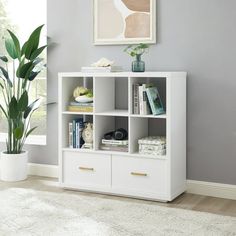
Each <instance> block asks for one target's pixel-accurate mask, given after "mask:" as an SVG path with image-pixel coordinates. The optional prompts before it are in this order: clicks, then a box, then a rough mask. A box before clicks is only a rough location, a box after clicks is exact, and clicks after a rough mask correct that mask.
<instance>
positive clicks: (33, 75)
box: [29, 71, 41, 81]
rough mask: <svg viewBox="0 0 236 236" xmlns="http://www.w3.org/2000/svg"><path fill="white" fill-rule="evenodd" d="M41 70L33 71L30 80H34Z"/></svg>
mask: <svg viewBox="0 0 236 236" xmlns="http://www.w3.org/2000/svg"><path fill="white" fill-rule="evenodd" d="M40 72H41V71H37V72H31V74H30V76H29V81H33V80H34V79H35V78H36V77H37V75H38V74H39V73H40Z"/></svg>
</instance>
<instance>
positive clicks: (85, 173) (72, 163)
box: [63, 151, 111, 188]
mask: <svg viewBox="0 0 236 236" xmlns="http://www.w3.org/2000/svg"><path fill="white" fill-rule="evenodd" d="M63 182H64V183H65V184H67V185H71V186H78V187H86V188H90V187H102V188H103V187H110V186H111V156H110V155H103V154H102V155H100V154H89V153H77V152H69V151H68V152H67V151H66V152H64V154H63Z"/></svg>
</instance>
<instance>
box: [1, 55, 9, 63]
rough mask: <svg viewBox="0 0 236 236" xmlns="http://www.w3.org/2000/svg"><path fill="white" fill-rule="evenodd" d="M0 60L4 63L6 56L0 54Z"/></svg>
mask: <svg viewBox="0 0 236 236" xmlns="http://www.w3.org/2000/svg"><path fill="white" fill-rule="evenodd" d="M0 60H2V61H3V62H6V63H7V62H8V58H7V57H6V56H0Z"/></svg>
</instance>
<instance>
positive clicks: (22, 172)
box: [0, 151, 28, 182]
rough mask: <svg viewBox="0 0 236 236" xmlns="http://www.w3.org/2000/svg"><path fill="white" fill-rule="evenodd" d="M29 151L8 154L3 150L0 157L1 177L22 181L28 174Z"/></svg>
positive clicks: (4, 179)
mask: <svg viewBox="0 0 236 236" xmlns="http://www.w3.org/2000/svg"><path fill="white" fill-rule="evenodd" d="M27 163H28V152H27V151H24V152H22V153H21V154H7V153H5V152H1V157H0V179H1V180H3V181H12V182H13V181H21V180H25V179H26V178H27V174H28V168H27Z"/></svg>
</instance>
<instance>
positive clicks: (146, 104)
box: [143, 84, 151, 115]
mask: <svg viewBox="0 0 236 236" xmlns="http://www.w3.org/2000/svg"><path fill="white" fill-rule="evenodd" d="M147 87H148V85H147V84H143V111H144V115H149V114H151V110H150V105H149V101H148V97H147V91H146V90H147Z"/></svg>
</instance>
